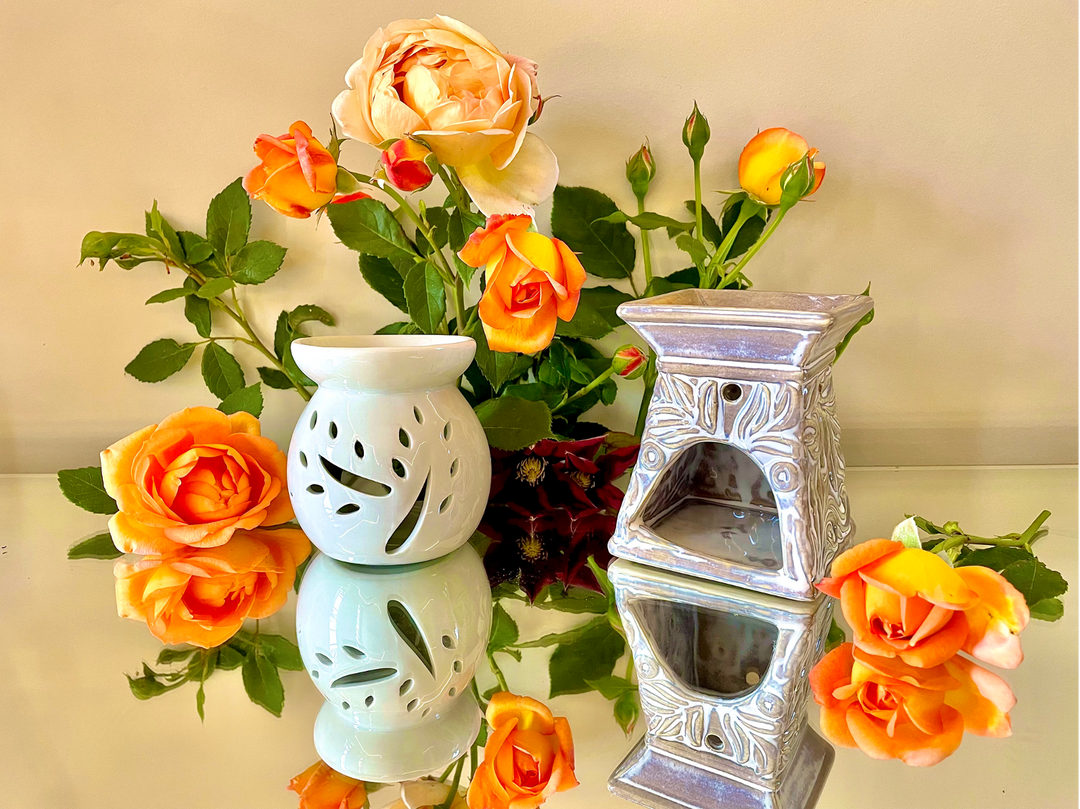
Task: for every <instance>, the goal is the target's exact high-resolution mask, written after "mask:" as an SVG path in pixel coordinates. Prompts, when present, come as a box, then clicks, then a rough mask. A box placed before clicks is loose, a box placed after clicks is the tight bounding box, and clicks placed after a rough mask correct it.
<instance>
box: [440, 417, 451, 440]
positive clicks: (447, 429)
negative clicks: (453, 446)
mask: <svg viewBox="0 0 1080 809" xmlns="http://www.w3.org/2000/svg"><path fill="white" fill-rule="evenodd" d="M442 437H443V440H444V441H449V440H450V422H446V426H445V427H443V428H442Z"/></svg>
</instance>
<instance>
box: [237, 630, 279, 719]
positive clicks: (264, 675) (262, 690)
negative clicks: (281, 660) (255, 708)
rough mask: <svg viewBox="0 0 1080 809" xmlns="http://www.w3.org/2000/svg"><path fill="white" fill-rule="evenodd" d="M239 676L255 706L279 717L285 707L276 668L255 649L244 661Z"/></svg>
mask: <svg viewBox="0 0 1080 809" xmlns="http://www.w3.org/2000/svg"><path fill="white" fill-rule="evenodd" d="M240 671H241V674H242V675H243V680H244V690H245V691H246V692H247V695H248V697H249V698H250V699H251V701H252V702H254V703H255V704H256V705H261V706H262V707H263V708H265V709H266V710H268V711H269V712H270V713H272V714H273V715H274V716H281V710H282V709H283V708H284V707H285V689H284V687H283V686H282V685H281V677H280V676H279V675H278V670H277V666H275V665H274V664H273V663H272V662H270V660H269V658H267V657H266V656H265V655H263V654H260V653H259V648H258V647H256V648H255V649H254V650H253V651H252V652H249V653H248V655H247V658H246V659H245V660H244V663H243V667H242V668H241V670H240Z"/></svg>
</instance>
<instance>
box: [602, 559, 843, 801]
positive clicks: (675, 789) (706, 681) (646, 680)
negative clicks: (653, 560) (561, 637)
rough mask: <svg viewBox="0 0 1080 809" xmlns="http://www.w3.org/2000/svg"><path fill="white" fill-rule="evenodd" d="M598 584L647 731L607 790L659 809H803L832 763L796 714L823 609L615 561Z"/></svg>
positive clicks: (822, 627) (826, 606)
mask: <svg viewBox="0 0 1080 809" xmlns="http://www.w3.org/2000/svg"><path fill="white" fill-rule="evenodd" d="M608 574H609V575H610V577H611V581H612V583H613V584H614V585H615V592H616V600H617V604H618V608H619V615H620V616H622V621H623V626H624V627H625V629H626V636H627V640H628V641H629V643H630V648H631V650H632V651H633V654H634V665H635V667H636V669H637V675H638V684H639V685H638V687H639V694H640V697H641V707H642V710H643V712H644V715H645V718H646V720H647V722H648V725H647V731H646V734H645V736H644V737H643V738H642V740H641V741H640V742H638V744H637V746H636V747H635V748H634V749H633V750H632V751H631V752H630V754H629V755H628V756H627V757H626V759H625V760H624V761H623V762H622V764H620V765H619V767H618V769H616V770H615V772H614V773H613V774H612V776H611V779H610V781H609V782H608V783H609V786H610V788H611V790H612V792H614V793H615V794H616V795H618V796H619V797H622V798H626V799H627V800H632V801H635V802H637V803H642V804H645V805H646V806H652V807H662V809H684V807H715V806H731V807H740V809H752V808H754V809H805V808H807V807H812V806H813V805H814V803H815V802H816V801H817V797H818V794H819V793H820V791H821V787H822V786H823V784H824V782H825V778H826V776H827V775H828V771H829V768H830V767H831V766H832V760H833V750H832V748H831V747H830V746H829V745H828V744H826V743H825V742H824V741H823V740H822V739H821V738H820V737H818V736H817V735H816V734H815V733H814V732H813V731H812V730H810V729H809V728H808V727H807V726H806V710H805V709H806V701H807V696H808V693H809V681H808V680H807V674H808V672H809V671H810V669H811V667H812V666H813V664H814V663H815V662H816V661H817V659H818V658H819V657H820V655H821V653H822V651H823V649H824V643H825V636H826V635H827V634H828V628H829V618H830V616H831V604H830V603H829V602H828V600H827V599H825V598H824V597H822V598H820V599H816V600H814V601H795V600H789V599H783V598H778V597H776V596H772V595H767V594H764V593H755V592H752V591H749V590H743V589H739V588H736V587H731V586H727V585H723V584H716V583H712V582H708V581H704V580H702V579H695V578H692V577H689V576H682V575H678V574H672V573H667V572H664V571H660V570H656V569H655V568H648V567H645V566H643V565H638V564H634V563H631V562H627V561H625V560H617V561H615V562H613V563H612V564H611V566H610V567H609V568H608Z"/></svg>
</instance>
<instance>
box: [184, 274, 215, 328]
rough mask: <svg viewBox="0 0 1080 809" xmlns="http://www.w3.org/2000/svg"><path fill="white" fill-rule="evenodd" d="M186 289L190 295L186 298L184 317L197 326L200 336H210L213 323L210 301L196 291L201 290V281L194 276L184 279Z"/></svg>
mask: <svg viewBox="0 0 1080 809" xmlns="http://www.w3.org/2000/svg"><path fill="white" fill-rule="evenodd" d="M184 289H186V290H187V292H188V295H187V297H186V298H184V317H185V318H187V321H188V322H189V323H191V325H193V326H194V327H195V331H196V332H197V333H198V335H199V336H200V337H209V336H210V330H211V328H212V323H211V320H210V301H208V300H207V299H206V298H204V297H202V296H201V295H196V294H195V293H196V292H198V290H199V282H198V281H196V280H195V279H194V278H187V279H186V280H185V281H184Z"/></svg>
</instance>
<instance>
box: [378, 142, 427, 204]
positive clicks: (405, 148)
mask: <svg viewBox="0 0 1080 809" xmlns="http://www.w3.org/2000/svg"><path fill="white" fill-rule="evenodd" d="M429 154H431V151H430V150H429V149H427V147H425V146H424V145H423V144H421V143H418V142H417V141H415V140H410V139H409V138H403V139H401V140H398V141H394V143H393V145H392V146H391V147H390V148H389V149H387V150H386V151H385V152H383V153H382V158H381V159H382V164H383V169H384V170H385V171H386V179H388V180H389V181H390V182H391V183H392V184H393V185H394V187H395V188H397V189H399V190H401V191H405V192H409V191H420V190H421V189H424V188H427V187H428V186H429V185H431V178H432V177H433V176H434V175H433V174H432V172H431V169H430V168H428V165H427V163H426V162H425V161H426V160H427V156H428V155H429Z"/></svg>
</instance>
